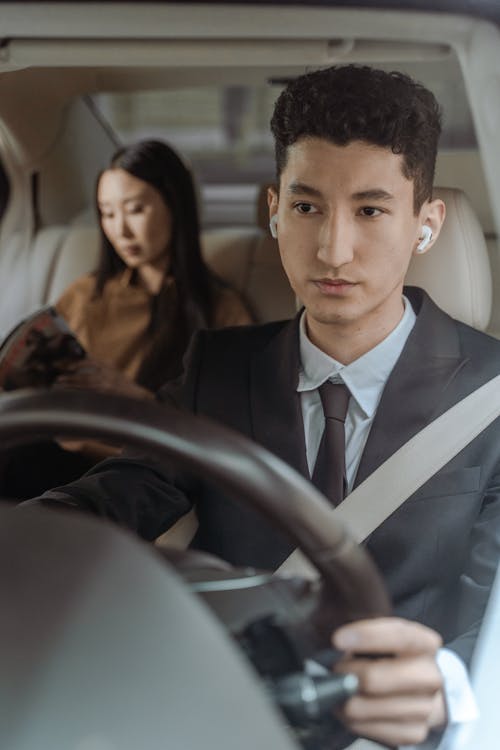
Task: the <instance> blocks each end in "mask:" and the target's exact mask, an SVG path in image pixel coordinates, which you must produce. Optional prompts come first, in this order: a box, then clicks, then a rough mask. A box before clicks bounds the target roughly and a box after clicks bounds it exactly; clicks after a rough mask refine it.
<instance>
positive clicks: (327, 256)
mask: <svg viewBox="0 0 500 750" xmlns="http://www.w3.org/2000/svg"><path fill="white" fill-rule="evenodd" d="M318 240H319V244H318V258H319V259H320V260H321V261H322V262H323V263H324V264H325V265H328V266H330V267H331V268H340V267H341V266H343V265H345V264H346V263H350V262H351V261H352V260H353V257H354V251H353V245H354V234H353V229H352V227H351V226H350V222H349V221H347V220H346V219H343V218H342V217H340V216H338V215H334V216H329V217H326V218H325V221H324V222H323V224H322V226H321V230H320V233H319V238H318Z"/></svg>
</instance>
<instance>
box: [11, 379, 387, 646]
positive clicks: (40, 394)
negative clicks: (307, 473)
mask: <svg viewBox="0 0 500 750" xmlns="http://www.w3.org/2000/svg"><path fill="white" fill-rule="evenodd" d="M35 434H44V435H48V436H52V437H56V436H62V435H64V437H70V438H71V437H78V438H93V439H95V438H97V439H101V440H104V441H109V442H119V443H123V442H126V443H127V445H130V446H133V447H134V448H138V449H140V450H141V451H143V452H144V451H145V450H147V451H154V453H155V456H160V457H165V458H166V459H168V460H169V461H174V462H175V464H176V466H178V467H180V468H181V469H183V470H189V471H190V472H193V473H199V474H202V475H203V476H205V477H207V478H208V479H210V480H211V481H213V482H214V483H215V484H217V485H218V486H220V487H221V489H223V490H224V491H226V492H228V493H231V494H232V495H233V496H234V497H235V498H238V499H239V500H240V501H241V502H244V503H247V504H250V505H251V506H253V507H254V508H255V509H257V510H259V511H260V512H262V513H263V514H265V515H266V516H267V517H268V519H269V520H270V521H271V522H272V523H273V524H275V526H276V527H278V528H279V529H280V530H281V531H283V532H285V533H286V534H287V535H288V536H289V537H290V539H291V540H293V541H294V542H295V543H296V545H297V546H298V547H299V548H300V550H301V551H302V552H303V553H304V554H305V556H306V557H307V558H308V559H309V561H310V562H311V563H312V565H313V566H314V567H315V568H316V569H317V570H318V572H319V573H320V576H321V586H320V590H319V595H318V596H317V597H316V601H317V605H316V606H315V607H314V608H313V609H312V610H311V611H310V612H309V617H310V619H311V621H313V625H314V627H313V628H311V630H314V633H315V636H316V644H315V646H316V648H318V646H319V647H320V648H321V647H323V648H326V647H327V645H328V644H329V637H330V634H331V631H332V629H333V627H334V626H337V625H338V624H340V623H341V622H347V621H351V620H355V619H361V618H365V617H372V616H384V615H387V614H389V613H390V611H391V608H390V604H389V600H388V597H387V594H386V591H385V587H384V584H383V582H382V580H381V578H380V575H379V574H378V572H377V570H376V568H375V566H374V564H373V563H372V561H371V560H370V558H369V556H368V554H367V553H366V552H365V551H364V550H363V549H362V548H361V547H359V546H358V545H357V543H356V542H355V541H354V540H353V539H352V538H351V537H350V536H349V534H348V532H347V530H346V529H345V528H344V527H343V526H341V525H340V524H339V523H338V522H337V521H336V520H334V519H333V518H332V514H331V507H330V506H329V504H328V502H327V501H326V500H325V498H324V497H323V496H322V495H321V494H320V493H319V492H318V491H317V490H316V489H315V488H314V487H313V485H312V484H311V483H310V482H308V481H307V480H305V479H304V478H303V477H301V476H300V475H299V474H298V473H297V472H296V471H295V470H294V469H292V468H291V467H290V466H288V465H287V464H285V463H284V462H283V461H281V460H280V459H278V458H277V457H276V456H274V455H272V454H271V453H269V452H268V451H266V450H265V449H263V448H262V447H260V446H259V445H257V444H255V443H253V442H252V441H251V440H249V439H248V438H246V437H244V436H242V435H240V434H237V433H235V432H233V431H232V430H229V429H228V428H225V427H221V426H219V425H217V424H215V423H214V422H211V421H210V420H208V419H206V418H202V417H195V416H193V415H190V414H187V413H185V412H181V411H179V410H177V409H174V408H172V407H169V406H167V405H165V404H159V403H156V402H149V401H138V400H135V399H130V398H126V397H123V396H110V395H107V394H106V395H104V394H99V393H94V392H88V391H81V390H60V391H58V390H51V391H42V390H36V391H35V390H26V391H15V392H12V393H9V394H4V395H2V397H1V398H0V444H2V445H4V446H5V445H16V444H20V443H23V442H28V441H32V440H33V435H35Z"/></svg>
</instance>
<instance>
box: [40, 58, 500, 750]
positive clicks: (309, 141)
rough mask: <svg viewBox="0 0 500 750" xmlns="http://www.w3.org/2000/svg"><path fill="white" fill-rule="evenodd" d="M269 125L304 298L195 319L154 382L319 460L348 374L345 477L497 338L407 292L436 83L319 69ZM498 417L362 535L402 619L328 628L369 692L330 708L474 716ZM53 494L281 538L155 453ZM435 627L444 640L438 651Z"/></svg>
mask: <svg viewBox="0 0 500 750" xmlns="http://www.w3.org/2000/svg"><path fill="white" fill-rule="evenodd" d="M271 127H272V130H273V134H274V137H275V141H276V160H277V171H278V179H279V184H278V187H277V188H276V189H271V190H270V192H269V210H270V217H271V227H272V231H273V232H274V233H275V234H276V236H277V238H278V242H279V247H280V253H281V257H282V262H283V266H284V268H285V271H286V273H287V275H288V278H289V280H290V283H291V285H292V287H293V289H294V291H295V292H296V294H297V296H298V297H299V298H300V300H301V301H302V303H303V305H304V309H303V310H301V311H300V312H299V314H298V316H297V317H296V319H295V320H293V321H289V322H280V323H272V324H268V325H265V326H256V327H251V328H248V329H229V330H226V331H216V332H212V331H206V332H201V333H200V334H199V335H198V336H197V337H196V338H195V340H194V342H193V344H192V347H191V349H190V352H189V355H188V357H187V359H186V368H185V375H184V379H183V381H182V383H180V384H174V385H167V386H166V387H165V388H164V389H163V390H162V391H160V394H159V398H160V400H161V399H168V400H173V401H175V402H176V403H178V404H179V405H180V406H181V407H182V408H185V409H188V410H189V411H191V412H194V413H197V414H203V415H207V416H209V417H212V418H214V419H216V420H218V421H220V422H222V423H224V424H226V425H227V426H229V427H232V428H234V429H236V430H238V431H240V432H242V433H244V434H246V435H248V436H250V437H251V438H253V439H255V440H256V441H257V442H259V443H261V444H262V445H264V446H265V447H266V448H269V449H270V450H271V451H273V452H274V453H275V454H277V455H278V456H280V457H281V458H283V459H284V460H285V461H287V462H288V463H290V464H291V465H292V466H294V467H295V468H296V469H298V470H299V471H300V472H302V473H303V474H304V475H306V476H310V475H312V474H313V469H314V464H315V460H316V455H317V452H318V446H319V443H320V439H321V433H322V430H323V424H324V418H323V411H322V408H321V401H320V396H319V392H318V388H319V387H320V386H321V384H322V383H323V382H324V381H326V380H332V381H334V382H339V381H340V382H343V383H345V384H346V385H347V386H348V388H349V391H350V400H349V406H348V412H347V418H346V472H347V476H346V480H347V487H348V489H350V488H352V487H354V486H356V485H357V484H358V483H359V482H360V481H362V480H363V479H364V478H365V477H367V476H369V475H370V474H371V473H372V471H373V470H374V469H375V468H377V467H378V466H379V465H380V464H381V463H382V462H383V461H384V460H385V459H386V458H387V457H389V456H390V455H391V454H392V453H394V451H395V450H397V449H398V448H399V447H400V446H401V445H402V444H403V443H404V442H405V441H406V440H408V439H409V438H410V437H411V436H412V435H414V434H415V433H417V432H418V431H419V430H420V429H422V428H423V427H424V426H425V425H426V424H427V423H428V422H429V421H431V420H432V419H433V418H434V417H436V416H437V415H438V414H440V413H442V412H444V411H446V409H447V408H449V407H450V406H451V405H453V404H454V403H456V402H457V401H459V400H460V399H461V398H463V397H464V396H465V395H467V394H468V393H470V392H471V391H472V390H474V389H475V388H477V387H478V386H479V385H481V384H482V383H484V382H485V381H487V380H488V379H490V378H491V377H493V376H494V375H496V374H497V373H498V372H499V371H500V344H499V343H497V342H496V341H495V340H493V339H491V338H489V337H488V336H485V335H483V334H481V333H478V332H477V331H474V330H472V329H471V328H469V327H467V326H465V325H463V324H460V323H458V322H457V321H454V320H452V319H451V318H450V317H449V316H447V315H446V314H445V313H443V312H442V311H441V310H439V309H438V308H437V307H436V306H435V305H434V303H433V302H432V300H431V299H430V298H429V297H428V296H427V295H426V294H425V293H424V292H422V291H421V290H418V289H406V290H405V291H404V292H403V282H404V278H405V274H406V271H407V268H408V265H409V262H410V259H411V257H412V255H413V254H414V253H417V254H418V253H423V252H427V251H428V250H430V248H431V247H432V245H433V243H434V242H435V240H436V238H437V236H438V235H439V231H440V227H441V225H442V222H443V220H444V215H445V206H444V204H443V202H442V201H441V200H439V199H433V197H432V183H433V173H434V164H435V158H436V151H437V141H438V137H439V132H440V118H439V110H438V107H437V104H436V102H435V99H434V97H433V96H432V94H431V93H430V92H428V91H427V90H426V89H424V88H423V87H421V86H419V85H418V84H416V83H414V82H413V81H411V80H410V79H409V78H407V77H406V76H403V75H400V74H387V73H384V72H381V71H375V70H373V69H369V68H359V67H355V66H347V67H343V68H331V69H328V70H323V71H317V72H315V73H310V74H307V75H305V76H301V77H300V78H298V79H297V80H295V81H293V82H291V83H290V84H289V85H288V86H287V88H286V89H285V91H284V92H283V93H282V94H281V96H280V97H279V99H278V102H277V104H276V107H275V112H274V115H273V119H272V123H271ZM498 433H499V426H498V424H496V423H494V424H493V425H492V426H491V427H490V428H488V429H487V430H486V431H484V432H483V434H482V435H480V436H479V437H478V438H477V439H476V440H474V441H473V442H472V443H471V444H470V445H469V446H468V448H467V449H465V450H464V451H462V452H461V453H460V454H459V455H458V456H457V457H456V458H454V459H453V460H452V461H451V462H450V463H449V464H448V465H447V466H445V467H444V468H443V469H442V470H441V471H440V472H438V474H437V475H435V476H434V477H433V478H432V479H430V480H429V481H428V482H427V483H426V484H425V485H424V486H423V487H422V488H421V489H420V490H418V492H416V493H415V495H414V496H412V497H411V498H410V499H409V500H408V501H407V502H406V503H405V504H404V505H403V506H402V507H401V508H400V509H399V510H398V511H397V512H396V513H394V514H393V516H391V517H390V518H389V519H388V520H387V521H386V522H385V523H384V524H383V525H382V526H381V527H380V528H379V529H377V530H376V531H375V532H374V533H373V534H372V535H371V537H370V538H369V540H368V543H367V546H368V549H369V551H370V552H371V554H372V555H373V557H374V558H375V561H376V563H377V565H378V567H379V568H380V570H381V571H382V574H383V576H384V578H385V580H386V582H387V586H388V588H389V591H390V593H391V595H392V597H393V601H394V604H395V611H396V614H397V615H399V616H400V617H401V618H408V619H404V620H403V619H396V618H394V619H392V618H388V619H386V620H374V621H372V622H363V623H354V624H352V625H350V626H347V627H345V628H342V629H340V630H339V631H337V633H336V634H334V643H335V645H336V646H337V647H339V648H341V649H344V650H345V651H346V652H347V654H348V655H347V656H346V660H345V663H344V665H343V667H340V668H345V669H350V670H352V671H355V672H357V673H358V675H359V676H360V680H361V693H360V695H358V696H356V697H354V698H352V699H351V700H349V701H348V702H347V703H346V704H345V706H344V708H343V709H342V711H341V713H340V716H341V718H342V720H343V721H344V722H345V724H346V725H347V726H348V727H349V728H350V729H351V730H352V731H353V732H355V733H357V734H360V735H362V736H367V737H370V738H373V739H375V740H378V741H380V742H384V743H387V744H390V745H397V744H408V743H413V742H420V741H422V740H423V739H424V737H425V736H426V735H427V733H428V731H429V729H432V728H437V727H442V726H443V725H444V724H445V723H446V721H447V718H448V720H449V721H454V720H455V719H458V720H462V719H464V718H468V716H470V712H469V709H468V708H467V709H466V710H465V713H464V712H463V711H462V713H461V714H460V712H458V713H457V710H456V705H454V702H453V690H450V686H451V687H452V688H454V687H455V686H456V682H457V679H458V678H457V677H456V675H457V671H460V669H461V666H460V661H459V659H458V657H457V656H456V655H457V654H458V655H460V656H461V657H462V658H463V659H464V660H466V661H467V660H468V658H469V656H470V651H471V647H472V644H473V642H474V638H475V637H476V635H477V630H478V626H479V623H480V621H481V617H482V613H483V610H484V606H485V603H486V600H487V596H488V592H489V588H490V586H491V582H492V579H493V576H494V572H495V569H496V565H497V562H498V558H499V551H500V485H499V478H500V475H499V471H498V467H499V458H500V434H498ZM132 488H133V490H134V491H133V492H132V491H131V489H132ZM46 497H47V498H48V499H51V500H52V501H56V502H63V503H69V504H72V505H77V506H80V507H82V508H85V509H90V510H92V511H94V512H97V513H100V514H103V515H108V516H111V517H113V518H115V519H117V520H119V521H121V522H122V523H124V524H125V525H127V526H129V527H131V528H133V529H135V530H136V531H137V532H138V533H139V534H141V535H142V536H143V537H144V538H146V539H151V540H152V539H154V538H156V537H157V536H158V535H159V534H161V533H162V532H163V531H164V530H165V529H167V528H168V527H169V526H170V525H171V524H172V523H173V522H175V521H176V520H177V519H178V518H179V517H180V516H181V515H182V514H183V513H185V512H186V511H187V510H188V509H189V508H190V507H191V505H192V502H193V500H192V498H196V501H197V511H198V517H199V521H200V527H199V530H198V533H197V536H196V539H195V545H196V546H197V547H199V548H201V549H204V550H207V551H210V552H212V553H215V554H218V555H220V556H222V557H224V558H225V559H227V560H229V561H230V562H232V563H235V564H238V565H247V564H250V565H256V566H261V567H268V568H273V567H277V566H278V565H279V564H280V563H281V562H282V561H283V560H284V559H285V558H286V557H287V555H288V554H289V553H290V552H291V549H290V544H289V542H288V541H287V540H286V539H284V538H283V537H282V536H280V534H279V533H277V532H276V531H275V530H274V529H272V528H271V527H270V526H268V525H267V523H266V522H265V521H264V520H262V519H261V518H260V517H257V515H256V514H254V513H252V512H251V511H250V510H248V509H246V508H242V507H240V506H239V505H238V504H237V503H234V502H232V501H231V500H230V499H229V498H226V497H223V496H221V494H220V493H219V492H217V491H216V490H215V489H214V488H213V487H212V486H210V485H209V484H208V483H205V482H200V481H194V480H186V478H185V477H184V478H180V477H177V476H175V472H174V475H172V473H171V472H170V471H169V470H168V468H167V467H163V466H159V465H158V464H156V463H154V462H153V461H151V462H148V461H146V460H139V459H134V458H133V457H127V458H122V459H113V460H109V461H107V462H105V463H103V464H101V465H100V466H99V467H98V468H96V469H95V470H93V471H91V472H90V473H89V474H88V475H86V477H84V478H82V479H81V480H79V481H78V482H76V483H74V484H73V485H69V486H67V487H65V488H62V489H59V490H54V491H52V492H51V493H48V494H47V495H46ZM117 498H118V499H117ZM374 501H375V499H374ZM410 620H415V621H417V622H411V621H410ZM434 631H437V632H438V633H439V636H438V635H437V633H436V632H434ZM441 637H442V638H443V639H444V641H445V642H446V644H447V646H448V650H446V651H444V652H442V651H440V652H439V654H438V656H437V657H436V652H437V650H438V648H439V644H440V638H441ZM353 652H363V653H370V652H372V653H377V652H381V653H382V654H386V655H387V653H390V654H392V657H391V658H382V659H380V660H367V659H363V658H361V657H357V656H352V655H351V656H349V654H352V653H353ZM453 654H455V656H453ZM436 658H437V660H438V664H439V669H438V667H437V666H436ZM445 662H446V663H445ZM450 664H451V666H450ZM442 674H443V675H444V684H443V682H442ZM450 675H451V677H450ZM460 679H461V680H462V681H464V676H463V675H461V677H460ZM466 689H467V685H466V683H465V685H464V690H465V692H466ZM462 709H463V704H462ZM471 710H472V709H471ZM468 712H469V713H468ZM447 714H448V716H447Z"/></svg>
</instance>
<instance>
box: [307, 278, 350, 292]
mask: <svg viewBox="0 0 500 750" xmlns="http://www.w3.org/2000/svg"><path fill="white" fill-rule="evenodd" d="M314 284H316V286H317V287H318V289H320V291H322V292H324V293H326V294H339V293H341V292H346V291H348V290H349V289H352V288H353V287H354V286H356V282H354V281H349V280H348V279H328V278H323V279H314Z"/></svg>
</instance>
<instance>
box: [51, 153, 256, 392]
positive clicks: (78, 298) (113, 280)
mask: <svg viewBox="0 0 500 750" xmlns="http://www.w3.org/2000/svg"><path fill="white" fill-rule="evenodd" d="M97 208H98V212H99V218H100V226H101V257H100V262H99V265H98V268H97V271H96V272H95V273H94V274H89V275H87V276H84V277H82V278H80V279H78V280H77V281H76V282H74V283H73V284H72V285H71V286H70V287H69V289H67V290H66V292H65V293H64V294H63V295H62V297H61V299H60V300H59V302H58V303H57V305H56V307H57V309H58V311H59V312H60V313H61V314H62V315H63V316H64V317H65V318H66V320H67V321H68V323H69V325H70V327H71V328H72V329H73V331H74V332H75V333H76V335H77V337H78V339H79V340H80V342H81V344H82V345H83V347H84V348H85V349H86V351H87V353H88V355H89V357H88V359H86V360H84V361H82V362H79V363H77V364H76V365H74V368H73V369H72V370H71V371H68V372H67V373H66V374H65V375H63V376H62V377H61V378H60V382H62V383H66V384H69V385H72V386H83V387H93V388H98V389H99V390H112V391H113V392H115V393H116V392H117V391H118V392H123V393H131V394H134V393H135V394H136V395H139V394H140V390H139V389H138V388H137V385H138V386H139V387H140V388H144V389H146V390H147V391H153V390H156V389H157V388H159V387H160V386H161V385H162V384H163V383H164V382H166V381H167V380H168V379H170V378H172V377H175V376H176V375H178V374H179V373H180V371H181V366H182V357H183V355H184V352H185V350H186V347H187V344H188V342H189V339H190V337H191V335H192V333H193V332H194V331H195V330H196V329H198V328H201V327H215V328H220V327H223V326H227V325H243V324H247V323H251V322H252V320H251V317H250V314H249V312H248V310H247V308H246V307H245V305H244V303H243V301H242V300H241V298H240V297H239V296H238V295H237V294H236V292H235V291H234V290H232V289H230V288H228V287H227V285H226V284H225V283H224V282H222V281H221V280H220V279H218V278H217V277H216V276H215V275H214V274H213V273H212V272H211V271H210V269H209V268H208V267H207V265H206V264H205V262H204V261H203V259H202V255H201V249H200V236H199V235H200V228H199V219H198V211H197V204H196V193H195V189H194V184H193V180H192V177H191V174H190V172H189V170H188V169H187V168H186V166H185V165H184V164H183V162H182V160H181V159H180V158H179V156H178V155H177V154H176V153H175V152H174V151H173V150H172V149H171V148H170V147H169V146H167V144H165V143H163V142H161V141H155V140H147V141H141V142H139V143H137V144H134V145H132V146H129V147H125V148H121V149H120V150H119V151H118V152H117V153H116V154H115V155H114V156H113V158H112V159H111V163H110V166H109V167H108V169H106V170H105V171H104V172H103V173H102V174H101V175H100V177H99V180H98V183H97ZM134 382H135V383H136V385H135V386H134V385H133V383H134Z"/></svg>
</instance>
